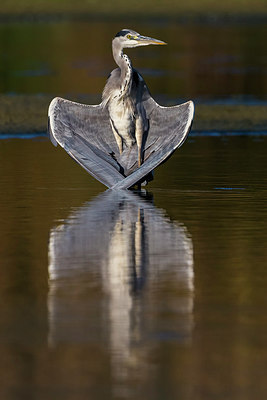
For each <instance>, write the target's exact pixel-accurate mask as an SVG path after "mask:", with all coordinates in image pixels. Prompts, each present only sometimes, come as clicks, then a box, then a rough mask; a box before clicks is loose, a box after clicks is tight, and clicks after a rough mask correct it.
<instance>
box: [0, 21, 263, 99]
mask: <svg viewBox="0 0 267 400" xmlns="http://www.w3.org/2000/svg"><path fill="white" fill-rule="evenodd" d="M124 27H126V28H132V29H134V30H136V31H138V32H141V33H144V34H147V35H150V36H153V37H157V38H160V39H162V40H164V41H166V42H167V43H168V46H162V47H159V46H148V47H143V48H136V49H129V50H128V54H129V56H130V57H131V58H132V60H133V65H134V67H135V68H138V69H139V70H140V71H141V72H142V74H143V75H144V77H145V79H146V81H147V83H148V85H149V88H150V90H151V92H152V94H153V95H154V96H155V97H156V98H157V99H159V100H160V101H161V102H166V101H167V102H176V101H178V100H180V99H189V98H193V99H194V100H199V101H207V100H211V99H212V100H217V101H218V100H220V101H221V100H224V101H230V100H231V101H238V102H240V101H243V102H244V101H246V102H251V101H253V102H255V101H257V102H258V101H267V95H266V93H267V56H266V36H267V24H263V23H262V24H259V23H257V24H256V23H255V24H253V23H251V24H248V25H244V24H226V25H224V24H221V23H219V22H217V23H216V22H215V23H213V24H207V23H205V24H195V25H190V24H181V23H179V22H177V23H175V22H174V21H172V22H171V21H165V22H164V21H163V22H159V21H149V20H145V21H143V22H142V20H141V21H140V20H139V21H137V20H128V21H127V20H123V21H121V22H120V21H119V20H118V21H117V22H110V21H105V22H99V21H98V22H92V21H89V22H62V23H55V22H47V23H39V24H34V23H26V22H25V23H22V24H2V25H1V24H0V91H1V92H2V93H7V94H8V93H9V94H12V93H29V94H36V93H39V94H42V93H46V94H47V93H48V94H51V95H59V94H60V95H65V96H68V97H73V96H82V95H87V96H88V94H89V95H91V96H92V98H93V100H95V101H96V100H99V99H100V93H101V92H102V89H103V87H104V84H105V81H106V79H107V76H108V75H109V73H110V71H111V70H112V69H113V68H114V65H115V64H114V61H113V58H112V54H111V39H112V37H114V35H115V34H116V32H118V31H119V30H121V29H122V28H124Z"/></svg>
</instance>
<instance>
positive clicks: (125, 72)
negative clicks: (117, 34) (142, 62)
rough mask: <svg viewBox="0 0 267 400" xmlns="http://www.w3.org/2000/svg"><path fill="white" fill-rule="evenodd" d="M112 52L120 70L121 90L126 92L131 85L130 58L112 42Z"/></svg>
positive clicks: (131, 69) (131, 70)
mask: <svg viewBox="0 0 267 400" xmlns="http://www.w3.org/2000/svg"><path fill="white" fill-rule="evenodd" d="M112 52H113V57H114V60H115V62H116V64H117V65H118V66H119V68H120V70H121V91H122V93H123V94H127V93H128V92H129V90H130V88H131V86H132V76H133V68H132V63H131V60H130V58H129V57H128V56H127V55H126V54H124V53H123V49H122V48H121V47H119V46H116V45H115V44H114V43H112Z"/></svg>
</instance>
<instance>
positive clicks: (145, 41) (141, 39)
mask: <svg viewBox="0 0 267 400" xmlns="http://www.w3.org/2000/svg"><path fill="white" fill-rule="evenodd" d="M136 41H137V43H138V44H139V45H140V46H142V45H143V46H146V45H149V44H167V43H165V42H163V41H162V40H158V39H154V38H151V37H149V36H141V35H140V36H138V37H137V39H136Z"/></svg>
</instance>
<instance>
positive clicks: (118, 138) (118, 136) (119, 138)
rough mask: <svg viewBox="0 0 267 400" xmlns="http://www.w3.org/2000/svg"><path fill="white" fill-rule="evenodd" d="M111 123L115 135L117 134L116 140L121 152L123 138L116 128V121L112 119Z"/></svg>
mask: <svg viewBox="0 0 267 400" xmlns="http://www.w3.org/2000/svg"><path fill="white" fill-rule="evenodd" d="M110 125H111V128H112V132H113V135H114V136H115V139H116V142H117V145H118V148H119V151H120V154H121V153H122V138H121V136H120V135H119V134H118V132H117V129H116V128H115V126H114V122H113V121H112V119H111V120H110Z"/></svg>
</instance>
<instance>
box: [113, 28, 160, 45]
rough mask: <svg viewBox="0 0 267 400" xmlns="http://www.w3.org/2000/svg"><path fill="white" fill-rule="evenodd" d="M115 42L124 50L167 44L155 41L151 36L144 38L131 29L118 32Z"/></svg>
mask: <svg viewBox="0 0 267 400" xmlns="http://www.w3.org/2000/svg"><path fill="white" fill-rule="evenodd" d="M113 41H115V42H116V44H118V45H120V46H121V47H122V48H126V47H138V46H148V45H149V44H167V43H165V42H163V41H162V40H158V39H154V38H151V37H149V36H142V35H140V33H138V32H135V31H133V30H131V29H123V30H122V31H120V32H118V33H117V35H116V36H115V38H114V39H113Z"/></svg>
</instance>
